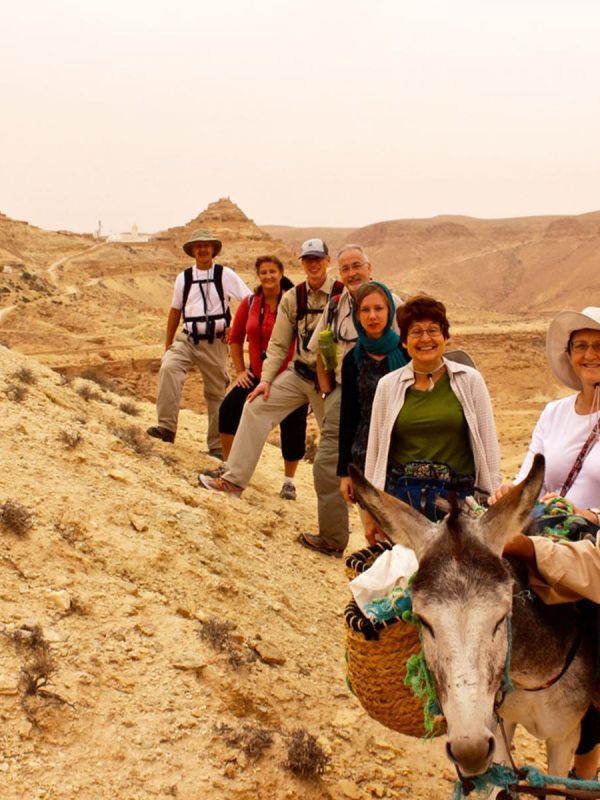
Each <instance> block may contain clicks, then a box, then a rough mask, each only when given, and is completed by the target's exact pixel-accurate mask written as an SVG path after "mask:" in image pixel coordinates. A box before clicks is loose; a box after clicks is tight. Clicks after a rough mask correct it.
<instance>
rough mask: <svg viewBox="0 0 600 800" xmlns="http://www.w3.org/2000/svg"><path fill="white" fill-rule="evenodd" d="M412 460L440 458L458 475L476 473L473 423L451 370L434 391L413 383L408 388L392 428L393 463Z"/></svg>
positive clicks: (390, 459)
mask: <svg viewBox="0 0 600 800" xmlns="http://www.w3.org/2000/svg"><path fill="white" fill-rule="evenodd" d="M408 461H438V462H441V463H442V464H448V465H449V466H451V467H453V469H455V470H456V473H457V474H458V475H470V476H474V475H475V460H474V458H473V451H472V450H471V443H470V440H469V427H468V425H467V420H466V419H465V415H464V412H463V409H462V406H461V404H460V402H459V400H458V397H457V396H456V395H455V394H454V392H453V391H452V388H451V387H450V378H449V377H448V373H447V372H446V373H444V375H442V377H441V378H440V379H439V380H438V381H437V383H436V384H435V385H434V387H433V389H432V390H431V391H427V390H425V391H420V390H419V389H415V387H414V386H411V387H410V388H409V389H408V390H407V392H406V396H405V398H404V405H403V406H402V409H401V410H400V414H399V415H398V418H397V419H396V422H395V423H394V428H393V430H392V441H391V443H390V454H389V466H390V467H396V466H398V465H400V464H406V463H407V462H408Z"/></svg>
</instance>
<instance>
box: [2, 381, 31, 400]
mask: <svg viewBox="0 0 600 800" xmlns="http://www.w3.org/2000/svg"><path fill="white" fill-rule="evenodd" d="M4 394H5V395H6V396H7V398H8V399H9V400H12V401H13V403H22V402H23V400H25V398H26V397H27V394H28V393H27V389H26V388H25V387H24V386H22V385H21V384H20V383H9V384H8V386H7V387H6V388H5V389H4Z"/></svg>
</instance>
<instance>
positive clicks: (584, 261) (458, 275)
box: [265, 212, 600, 313]
mask: <svg viewBox="0 0 600 800" xmlns="http://www.w3.org/2000/svg"><path fill="white" fill-rule="evenodd" d="M265 229H266V230H268V231H272V232H274V233H276V235H277V236H278V237H279V238H281V239H282V240H283V241H285V242H287V243H288V244H289V245H290V246H297V243H298V240H300V241H301V240H302V239H303V238H305V237H306V236H307V235H308V236H309V235H319V233H318V232H319V231H320V232H322V234H323V236H324V238H325V239H326V241H328V242H329V243H330V245H331V251H332V252H334V251H335V250H336V249H338V248H339V247H340V246H341V244H343V243H344V242H348V241H351V242H357V243H358V244H361V245H363V246H364V247H365V248H366V249H367V251H368V253H369V257H370V258H371V261H372V263H373V265H374V266H375V268H376V274H377V276H378V277H380V278H381V279H382V280H384V281H386V282H388V283H389V284H390V285H391V286H392V287H393V288H394V289H396V290H398V291H400V292H402V291H403V290H404V291H405V292H406V291H407V292H410V293H414V292H417V291H421V290H425V291H428V292H430V293H432V294H435V295H438V296H439V297H440V298H442V299H444V300H445V301H446V302H447V303H449V304H450V305H454V306H464V307H468V308H481V309H490V310H496V311H504V312H512V313H517V312H534V313H546V312H551V311H556V310H560V309H562V308H565V307H573V308H582V307H584V306H586V305H589V303H590V302H591V301H590V297H594V296H596V297H597V298H600V212H593V213H589V214H582V215H579V216H570V217H566V216H562V217H559V216H554V217H522V218H514V219H498V220H483V219H475V218H473V217H461V216H440V217H435V218H433V219H415V220H393V221H389V222H378V223H374V224H372V225H367V226H365V227H363V228H357V229H355V230H350V229H333V228H330V229H326V228H316V229H315V233H314V234H311V233H310V232H309V229H306V228H300V229H296V228H284V227H283V226H279V225H278V226H268V225H267V226H265ZM328 237H329V238H328ZM599 302H600V301H599Z"/></svg>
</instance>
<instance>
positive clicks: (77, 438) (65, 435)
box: [58, 429, 83, 450]
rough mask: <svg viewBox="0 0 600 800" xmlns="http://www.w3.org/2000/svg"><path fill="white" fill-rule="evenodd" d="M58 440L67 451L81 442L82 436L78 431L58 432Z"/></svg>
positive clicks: (64, 430)
mask: <svg viewBox="0 0 600 800" xmlns="http://www.w3.org/2000/svg"><path fill="white" fill-rule="evenodd" d="M58 438H59V440H60V441H61V442H62V443H63V444H64V446H65V447H66V448H67V449H68V450H74V449H75V448H76V447H77V445H79V444H81V442H82V441H83V436H82V435H81V433H80V432H79V431H68V430H66V429H63V430H62V431H60V432H59V434H58Z"/></svg>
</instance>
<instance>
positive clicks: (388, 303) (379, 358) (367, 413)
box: [337, 281, 408, 503]
mask: <svg viewBox="0 0 600 800" xmlns="http://www.w3.org/2000/svg"><path fill="white" fill-rule="evenodd" d="M395 313H396V306H395V303H394V299H393V297H392V294H391V292H390V290H389V289H388V288H387V286H385V285H384V284H383V283H379V282H378V281H371V282H370V283H365V284H363V285H362V286H360V287H359V288H358V289H357V290H356V293H355V295H354V310H353V312H352V318H353V321H354V325H355V327H356V331H357V334H358V341H357V343H356V345H355V346H354V348H353V349H352V350H351V351H350V352H349V353H348V354H347V355H346V357H345V358H344V361H343V362H342V403H341V411H340V439H339V458H338V469H337V474H338V475H339V477H340V491H341V493H342V496H343V497H344V500H346V502H347V503H351V502H353V495H352V481H351V479H350V477H349V476H348V466H349V465H350V464H354V465H356V466H357V467H358V468H359V469H360V470H361V472H362V471H364V467H365V455H366V452H367V441H368V438H369V423H370V420H371V408H372V405H373V398H374V396H375V389H376V388H377V384H378V383H379V380H380V379H381V378H382V377H383V376H384V375H387V374H388V372H392V371H393V370H395V369H400V367H402V366H404V365H405V364H406V363H407V362H408V359H407V357H406V355H405V353H404V350H403V349H402V344H401V342H400V336H399V335H398V333H396V331H395V330H394V329H393V327H392V325H393V322H394V319H395Z"/></svg>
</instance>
